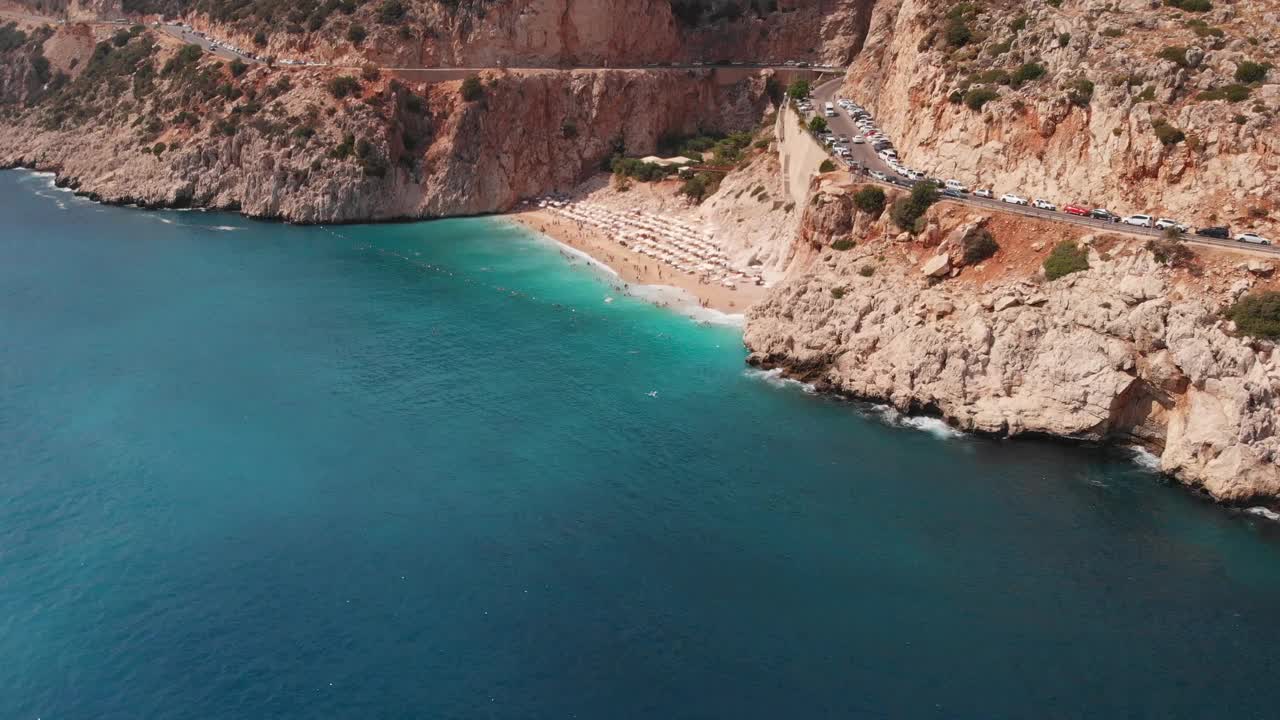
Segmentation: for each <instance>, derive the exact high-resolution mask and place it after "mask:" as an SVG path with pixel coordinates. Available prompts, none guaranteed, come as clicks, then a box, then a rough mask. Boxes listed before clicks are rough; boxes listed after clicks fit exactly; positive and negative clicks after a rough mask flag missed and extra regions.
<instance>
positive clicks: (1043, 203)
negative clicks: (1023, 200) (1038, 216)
mask: <svg viewBox="0 0 1280 720" xmlns="http://www.w3.org/2000/svg"><path fill="white" fill-rule="evenodd" d="M1031 204H1032V205H1035V206H1036V207H1037V208H1039V209H1041V210H1049V211H1052V212H1057V210H1058V206H1057V205H1054V204H1053V203H1051V202H1049V201H1048V200H1041V199H1040V198H1036V199H1035V200H1032V201H1031Z"/></svg>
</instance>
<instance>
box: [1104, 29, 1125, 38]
mask: <svg viewBox="0 0 1280 720" xmlns="http://www.w3.org/2000/svg"><path fill="white" fill-rule="evenodd" d="M1102 36H1103V37H1109V38H1118V37H1123V36H1124V29H1123V28H1118V27H1109V28H1106V29H1105V30H1103V31H1102Z"/></svg>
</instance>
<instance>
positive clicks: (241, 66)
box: [227, 58, 249, 77]
mask: <svg viewBox="0 0 1280 720" xmlns="http://www.w3.org/2000/svg"><path fill="white" fill-rule="evenodd" d="M227 67H229V68H230V69H231V76H232V77H240V76H241V75H243V74H244V73H245V71H246V70H248V69H249V66H248V65H247V64H245V62H244V61H243V60H241V59H240V58H236V59H235V60H232V61H231V64H230V65H228V66H227Z"/></svg>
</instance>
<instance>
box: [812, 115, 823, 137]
mask: <svg viewBox="0 0 1280 720" xmlns="http://www.w3.org/2000/svg"><path fill="white" fill-rule="evenodd" d="M826 129H827V119H826V118H824V117H822V116H821V115H814V116H813V119H811V120H809V132H815V133H820V132H824V131H825V130H826Z"/></svg>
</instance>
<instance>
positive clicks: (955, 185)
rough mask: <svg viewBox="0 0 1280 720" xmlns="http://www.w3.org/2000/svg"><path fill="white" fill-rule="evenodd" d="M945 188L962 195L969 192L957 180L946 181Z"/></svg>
mask: <svg viewBox="0 0 1280 720" xmlns="http://www.w3.org/2000/svg"><path fill="white" fill-rule="evenodd" d="M946 186H947V187H948V188H949V189H951V190H955V191H956V192H962V193H967V192H969V188H967V187H965V186H964V183H962V182H960V181H959V180H948V181H947V182H946Z"/></svg>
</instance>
